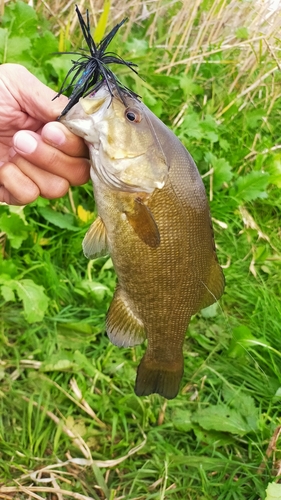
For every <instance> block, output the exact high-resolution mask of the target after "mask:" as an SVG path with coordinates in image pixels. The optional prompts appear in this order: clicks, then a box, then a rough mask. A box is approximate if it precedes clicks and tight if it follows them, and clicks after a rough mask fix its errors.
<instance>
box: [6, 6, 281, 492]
mask: <svg viewBox="0 0 281 500" xmlns="http://www.w3.org/2000/svg"><path fill="white" fill-rule="evenodd" d="M125 4H126V14H127V15H128V17H129V21H128V23H127V25H126V26H125V28H124V29H123V32H122V33H120V34H119V35H118V36H119V38H118V39H117V40H116V41H115V42H113V44H112V50H116V51H118V52H119V51H120V52H119V53H120V55H122V56H123V57H124V58H126V59H129V60H132V61H134V62H136V63H137V64H138V65H139V73H140V75H141V76H142V77H143V79H144V81H143V80H141V79H137V78H135V77H134V75H132V74H131V75H128V74H127V72H126V69H125V68H124V69H123V68H122V69H120V74H119V76H120V79H122V81H123V82H124V83H125V84H126V85H128V86H131V87H132V88H133V89H134V90H135V91H137V93H139V94H140V95H142V96H143V100H144V102H145V103H146V104H147V105H148V106H149V107H150V108H151V109H152V110H153V112H154V113H156V114H157V115H158V116H159V117H160V118H161V119H162V120H163V121H164V122H165V123H166V124H167V125H169V126H171V128H173V130H174V131H175V133H176V134H177V135H178V136H179V137H180V139H181V140H182V142H183V143H184V144H185V146H186V147H187V148H188V149H189V151H190V152H191V154H192V155H193V157H194V159H195V161H196V162H197V165H198V168H199V170H200V173H201V174H202V177H203V179H204V182H205V185H206V190H207V192H208V196H209V199H210V206H211V211H212V216H213V222H214V230H215V238H216V244H217V248H218V256H219V260H220V263H221V264H222V266H223V268H224V272H225V276H226V283H227V286H226V291H225V294H224V296H223V297H222V299H221V301H220V304H219V305H215V306H212V307H210V308H208V309H206V310H204V311H202V312H201V313H198V314H197V315H196V316H195V317H194V318H193V319H192V322H191V325H190V327H189V331H188V335H187V337H186V342H185V346H184V353H185V374H184V380H183V384H182V389H181V392H180V395H179V396H178V397H177V398H176V399H174V400H172V401H169V402H167V401H165V400H164V399H163V398H161V397H159V396H157V395H152V396H150V397H145V398H138V397H136V396H135V395H134V392H133V386H134V379H135V374H136V367H137V364H138V361H139V360H140V358H141V354H142V352H143V351H144V346H139V347H137V348H135V349H124V350H122V349H118V348H117V347H114V346H112V345H111V344H110V343H109V341H108V340H107V338H106V335H105V334H104V318H105V314H106V310H107V308H108V306H109V303H110V300H111V298H112V293H113V290H114V286H115V274H114V270H113V268H112V263H111V260H110V259H108V258H100V259H97V260H94V261H87V260H86V259H85V257H84V256H83V254H82V250H81V241H82V238H83V235H84V234H85V232H86V230H87V228H88V227H89V224H90V222H91V220H92V219H93V218H94V217H95V204H94V200H93V195H92V188H91V185H90V184H89V185H85V186H82V187H80V188H73V189H71V191H70V192H69V196H68V197H65V198H64V199H59V200H55V201H49V200H46V199H39V200H38V201H37V202H35V203H33V204H31V205H29V206H26V207H24V208H22V207H8V206H5V205H1V206H0V237H1V254H0V291H1V293H0V311H1V313H0V314H1V316H0V353H1V360H0V380H1V386H0V498H3V499H9V498H30V497H32V498H37V499H41V498H57V499H58V500H62V499H63V498H68V497H69V498H75V499H77V500H86V498H87V499H89V498H91V499H95V500H96V499H101V498H102V499H107V500H121V499H126V500H137V499H138V500H141V499H143V500H149V499H159V500H164V499H170V498H171V499H190V500H191V499H192V500H211V499H214V498H216V499H218V500H240V499H241V500H242V499H247V500H259V499H262V500H274V499H275V500H276V499H279V500H280V498H281V484H280V479H281V465H280V464H281V441H280V434H281V413H280V398H281V373H280V364H281V336H280V321H281V307H280V296H281V245H280V235H281V228H280V220H281V219H280V217H281V196H280V188H281V144H280V124H281V120H280V115H281V106H280V95H281V94H280V81H281V77H280V63H279V61H280V47H281V45H280V38H278V36H280V24H281V16H280V12H279V15H276V12H274V11H273V10H270V8H271V7H270V6H271V5H272V4H271V3H270V2H267V1H265V0H264V1H260V2H257V1H255V0H253V1H252V0H249V1H248V2H241V1H238V0H235V1H234V0H224V1H223V0H197V1H196V2H183V3H182V2H177V1H175V2H168V1H167V2H166V1H165V0H162V1H160V2H149V3H145V2H142V1H141V0H139V2H138V3H136V2H135V1H128V2H123V1H121V0H120V1H118V0H116V1H113V2H112V5H111V7H110V11H109V15H108V19H106V14H107V13H108V9H109V2H107V1H105V3H104V5H103V2H101V1H100V2H95V5H92V2H90V3H86V2H83V9H86V7H89V8H90V9H91V12H92V14H93V16H92V17H93V24H94V25H96V23H97V20H98V19H99V18H100V14H101V12H102V11H103V12H104V15H103V17H102V21H101V22H100V24H99V29H100V30H102V29H103V26H104V24H105V22H107V29H109V28H110V26H111V25H113V24H114V23H116V22H117V21H120V20H121V18H122V17H123V16H124V14H125V11H124V9H125V7H124V5H125ZM81 8H82V7H81ZM272 8H273V7H272ZM279 8H280V7H279ZM278 30H279V35H278ZM77 31H78V30H77V23H76V20H75V18H74V2H68V3H66V2H64V1H63V0H61V2H60V1H59V0H56V2H49V3H47V2H45V1H44V2H43V3H41V2H40V1H39V0H38V2H37V4H36V8H35V9H33V8H31V7H30V6H28V5H27V4H25V3H23V2H20V1H19V2H17V3H13V2H9V3H8V4H7V5H6V6H5V12H4V16H3V18H2V25H1V29H0V57H1V61H2V62H19V63H21V64H24V65H25V66H27V68H28V69H29V70H30V71H32V72H33V73H35V74H36V75H37V76H38V77H39V78H41V79H42V81H44V82H45V83H47V84H49V85H50V86H52V87H53V88H56V89H58V88H59V85H60V84H61V82H62V79H63V77H64V75H65V74H66V71H67V69H68V68H69V64H70V61H69V57H68V56H59V55H54V52H57V51H58V50H65V49H66V50H69V49H70V48H77V47H79V46H81V37H80V34H79V33H78V32H77ZM122 36H123V42H122V43H120V39H122ZM52 495H54V496H52Z"/></svg>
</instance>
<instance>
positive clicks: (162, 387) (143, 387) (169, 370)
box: [135, 354, 183, 399]
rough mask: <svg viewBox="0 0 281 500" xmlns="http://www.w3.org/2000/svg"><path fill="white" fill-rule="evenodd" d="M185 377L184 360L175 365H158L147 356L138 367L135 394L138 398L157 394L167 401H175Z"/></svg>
mask: <svg viewBox="0 0 281 500" xmlns="http://www.w3.org/2000/svg"><path fill="white" fill-rule="evenodd" d="M182 376H183V359H179V360H177V361H176V362H174V363H169V364H168V363H167V365H165V364H164V363H163V362H162V363H159V362H158V363H157V362H156V361H155V360H152V359H147V355H146V354H145V355H144V357H143V358H142V360H141V362H140V365H139V367H138V373H137V379H136V385H135V393H136V395H137V396H148V395H149V394H152V393H154V392H156V393H157V394H160V396H164V397H165V398H167V399H173V398H175V397H176V396H177V394H178V392H179V386H180V381H181V378H182Z"/></svg>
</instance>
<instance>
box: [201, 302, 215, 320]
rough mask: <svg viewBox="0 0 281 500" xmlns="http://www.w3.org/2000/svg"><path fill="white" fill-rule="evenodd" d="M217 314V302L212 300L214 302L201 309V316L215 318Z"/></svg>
mask: <svg viewBox="0 0 281 500" xmlns="http://www.w3.org/2000/svg"><path fill="white" fill-rule="evenodd" d="M218 314H219V303H218V302H214V304H211V305H210V306H208V307H205V308H204V309H201V315H202V316H203V318H215V316H217V315H218Z"/></svg>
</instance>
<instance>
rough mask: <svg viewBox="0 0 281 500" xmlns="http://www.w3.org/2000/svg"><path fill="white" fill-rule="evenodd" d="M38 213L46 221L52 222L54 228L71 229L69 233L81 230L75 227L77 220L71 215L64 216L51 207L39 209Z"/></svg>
mask: <svg viewBox="0 0 281 500" xmlns="http://www.w3.org/2000/svg"><path fill="white" fill-rule="evenodd" d="M38 212H39V213H40V215H42V217H44V219H45V220H46V221H48V222H51V224H54V226H57V227H60V228H61V229H69V231H79V230H80V228H79V227H77V226H74V224H73V222H74V221H75V218H74V217H73V215H71V214H62V213H61V212H56V211H55V210H53V209H52V208H49V207H45V208H39V209H38Z"/></svg>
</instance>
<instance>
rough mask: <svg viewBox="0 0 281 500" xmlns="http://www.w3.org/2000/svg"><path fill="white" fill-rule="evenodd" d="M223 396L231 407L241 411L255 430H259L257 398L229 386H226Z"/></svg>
mask: <svg viewBox="0 0 281 500" xmlns="http://www.w3.org/2000/svg"><path fill="white" fill-rule="evenodd" d="M223 397H224V400H225V401H226V403H227V404H228V405H229V406H230V407H232V408H235V409H236V410H238V411H239V412H240V413H241V415H242V416H243V417H244V418H245V420H246V422H247V423H248V425H249V426H250V427H251V428H252V429H253V430H257V428H258V421H259V410H258V408H256V405H255V400H254V398H252V396H249V395H248V394H245V393H243V392H242V391H241V390H239V389H238V390H234V389H231V388H229V387H225V388H224V390H223Z"/></svg>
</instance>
